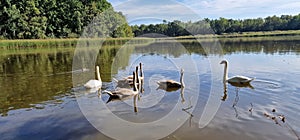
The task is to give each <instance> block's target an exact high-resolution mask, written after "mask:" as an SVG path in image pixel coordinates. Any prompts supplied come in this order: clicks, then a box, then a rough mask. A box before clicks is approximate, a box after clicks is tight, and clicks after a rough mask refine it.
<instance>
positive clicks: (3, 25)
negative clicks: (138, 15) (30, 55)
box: [0, 0, 133, 39]
mask: <svg viewBox="0 0 300 140" xmlns="http://www.w3.org/2000/svg"><path fill="white" fill-rule="evenodd" d="M106 10H110V11H109V12H108V13H109V23H108V25H106V26H105V27H98V28H99V29H98V30H97V29H96V30H95V31H93V33H95V36H101V34H103V32H109V31H107V30H111V29H112V28H113V29H114V28H116V27H115V25H113V24H114V21H120V22H122V24H118V25H120V26H119V27H118V28H117V29H114V30H115V31H114V32H112V33H110V34H109V36H111V37H128V36H132V35H133V34H132V31H131V27H130V26H129V25H128V24H127V22H126V18H125V16H124V15H123V14H122V13H121V12H115V11H113V8H112V5H111V4H110V3H109V2H107V1H106V0H2V1H0V21H1V22H0V39H1V38H2V39H40V38H76V37H79V36H80V35H81V33H82V32H83V30H84V27H86V26H87V25H88V24H89V23H91V22H92V21H93V20H94V18H95V17H96V16H98V15H99V14H100V13H102V12H103V11H106ZM98 19H99V20H100V18H98ZM102 22H104V21H102ZM96 28H97V27H96ZM100 28H101V30H100ZM89 36H91V35H89Z"/></svg>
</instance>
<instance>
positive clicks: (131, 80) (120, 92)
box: [84, 60, 254, 103]
mask: <svg viewBox="0 0 300 140" xmlns="http://www.w3.org/2000/svg"><path fill="white" fill-rule="evenodd" d="M220 64H224V65H225V66H224V76H223V82H224V84H225V83H226V82H228V83H230V84H231V85H233V86H236V87H246V86H249V87H250V88H253V87H252V86H251V85H250V82H251V81H253V80H254V78H249V77H246V76H233V77H231V78H228V61H227V60H223V61H221V63H220ZM139 72H140V73H139V75H138V66H137V67H136V69H135V71H133V74H132V75H130V76H128V77H125V78H124V79H122V80H116V81H117V83H118V85H119V87H118V88H116V89H115V90H114V91H106V90H105V91H104V92H103V93H107V94H108V95H109V96H110V98H109V100H108V101H107V103H108V102H110V101H112V100H115V99H123V98H125V97H131V96H134V95H138V94H139V92H141V91H140V90H138V87H137V86H138V85H139V84H140V85H139V87H140V86H141V84H142V83H143V80H144V73H143V69H142V63H139ZM183 72H184V70H183V69H181V71H180V82H177V81H174V80H160V81H157V84H158V85H159V87H158V88H160V89H164V90H166V91H169V90H170V91H173V90H172V89H175V90H177V89H179V88H184V87H185V85H184V82H183ZM96 76H97V79H96V80H89V81H88V82H87V83H86V84H84V87H85V88H87V89H92V88H98V89H100V88H101V86H102V82H101V78H100V72H99V66H96ZM124 83H125V84H127V85H132V86H133V90H131V89H129V88H128V87H127V86H126V87H122V86H120V85H124ZM139 89H140V88H139Z"/></svg>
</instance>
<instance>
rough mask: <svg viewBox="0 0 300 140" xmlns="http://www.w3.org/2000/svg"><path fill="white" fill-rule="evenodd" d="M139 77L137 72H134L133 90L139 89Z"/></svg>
mask: <svg viewBox="0 0 300 140" xmlns="http://www.w3.org/2000/svg"><path fill="white" fill-rule="evenodd" d="M137 79H138V75H137V74H136V72H133V91H137V87H136V86H137V85H136V84H137Z"/></svg>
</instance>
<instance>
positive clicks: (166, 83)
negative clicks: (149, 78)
mask: <svg viewBox="0 0 300 140" xmlns="http://www.w3.org/2000/svg"><path fill="white" fill-rule="evenodd" d="M183 72H184V70H183V69H181V71H180V82H177V81H174V80H160V81H157V84H158V85H159V87H158V88H161V89H172V88H182V87H184V83H183Z"/></svg>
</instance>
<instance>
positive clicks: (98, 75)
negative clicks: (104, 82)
mask: <svg viewBox="0 0 300 140" xmlns="http://www.w3.org/2000/svg"><path fill="white" fill-rule="evenodd" d="M96 75H97V80H99V81H101V78H100V70H99V66H97V67H96Z"/></svg>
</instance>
